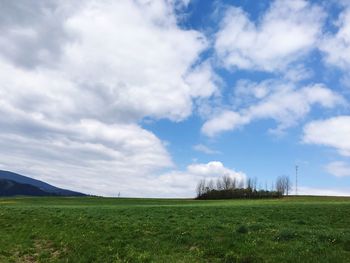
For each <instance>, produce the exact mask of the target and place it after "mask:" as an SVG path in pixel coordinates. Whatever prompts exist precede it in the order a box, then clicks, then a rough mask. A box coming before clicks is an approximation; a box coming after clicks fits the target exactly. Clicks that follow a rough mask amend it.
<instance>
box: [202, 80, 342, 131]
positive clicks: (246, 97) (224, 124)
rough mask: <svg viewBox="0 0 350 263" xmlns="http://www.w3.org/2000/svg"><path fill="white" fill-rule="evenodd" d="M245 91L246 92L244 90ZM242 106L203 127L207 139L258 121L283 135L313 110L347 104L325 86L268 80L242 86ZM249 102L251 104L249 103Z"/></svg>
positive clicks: (240, 99) (226, 112) (213, 119)
mask: <svg viewBox="0 0 350 263" xmlns="http://www.w3.org/2000/svg"><path fill="white" fill-rule="evenodd" d="M242 87H243V88H242ZM237 92H238V93H236V96H238V97H239V103H241V104H243V107H241V106H240V105H238V106H239V109H237V110H236V111H231V110H223V111H222V112H221V113H219V114H216V115H214V116H213V117H212V118H211V119H209V120H208V121H207V122H206V123H204V125H203V127H202V132H203V133H204V134H205V135H207V136H215V135H216V134H218V133H221V132H224V131H229V130H234V129H237V128H239V127H241V126H244V125H246V124H248V123H250V122H252V121H254V120H258V119H272V120H275V121H276V122H277V124H278V126H277V128H276V129H274V130H272V131H273V132H283V131H284V130H285V129H286V128H289V127H291V126H293V125H296V124H297V122H298V121H300V120H301V119H302V118H304V117H305V116H306V115H307V114H308V113H309V112H310V111H311V107H312V106H313V105H315V104H318V105H320V106H322V107H324V108H333V107H335V106H337V105H341V104H344V99H343V98H342V97H341V96H340V95H338V94H337V93H335V92H333V91H332V90H330V89H328V88H327V87H325V86H324V85H322V84H314V85H311V86H306V87H303V88H301V89H296V88H295V86H294V85H293V84H291V83H281V82H278V81H273V80H268V81H266V82H262V83H260V84H257V83H251V82H250V83H246V82H244V83H243V85H242V82H240V84H239V86H238V90H237ZM245 101H248V103H245Z"/></svg>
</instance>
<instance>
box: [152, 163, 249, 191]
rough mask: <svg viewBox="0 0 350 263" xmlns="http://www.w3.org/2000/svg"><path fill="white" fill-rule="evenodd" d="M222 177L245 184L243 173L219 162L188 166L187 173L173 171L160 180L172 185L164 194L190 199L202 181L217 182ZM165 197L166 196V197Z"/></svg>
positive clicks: (164, 183)
mask: <svg viewBox="0 0 350 263" xmlns="http://www.w3.org/2000/svg"><path fill="white" fill-rule="evenodd" d="M222 176H229V177H231V178H232V179H236V181H237V182H238V183H240V182H244V180H245V179H246V175H245V173H243V172H237V171H234V170H232V169H229V168H227V167H225V166H224V165H223V164H222V163H221V162H219V161H212V162H208V163H196V164H191V165H189V166H187V168H186V170H185V171H172V172H169V173H165V174H163V175H161V176H160V177H159V178H158V180H159V181H160V182H162V183H163V185H171V186H172V187H171V189H172V190H173V191H174V192H172V190H171V191H170V192H169V191H168V192H166V193H164V194H166V195H168V196H169V195H170V196H173V194H174V196H180V197H189V196H191V195H190V193H192V195H193V191H194V190H195V188H196V186H197V184H198V182H199V181H200V180H202V179H205V180H214V181H215V180H216V179H218V178H220V177H222ZM166 195H165V196H166Z"/></svg>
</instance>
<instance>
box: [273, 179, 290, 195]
mask: <svg viewBox="0 0 350 263" xmlns="http://www.w3.org/2000/svg"><path fill="white" fill-rule="evenodd" d="M290 189H291V181H290V179H289V177H288V176H279V177H278V178H277V180H276V191H277V192H279V193H281V194H282V195H288V194H289V192H290Z"/></svg>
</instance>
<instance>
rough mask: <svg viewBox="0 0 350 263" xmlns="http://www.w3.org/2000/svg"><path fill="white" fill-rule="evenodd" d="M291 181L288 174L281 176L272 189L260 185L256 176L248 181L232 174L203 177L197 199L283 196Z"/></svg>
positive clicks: (197, 189)
mask: <svg viewBox="0 0 350 263" xmlns="http://www.w3.org/2000/svg"><path fill="white" fill-rule="evenodd" d="M291 186H292V184H291V181H290V179H289V177H288V176H279V177H278V178H277V179H276V183H275V184H274V186H273V187H272V189H270V190H267V189H266V188H267V187H265V189H261V187H258V181H257V179H256V178H248V179H247V180H246V181H243V180H240V181H238V180H236V179H235V178H231V177H230V176H222V177H220V178H218V179H217V180H216V181H214V180H205V179H202V180H200V181H199V183H198V185H197V188H196V192H197V197H196V199H262V198H281V197H283V196H285V195H289V193H290V190H291Z"/></svg>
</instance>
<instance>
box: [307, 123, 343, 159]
mask: <svg viewBox="0 0 350 263" xmlns="http://www.w3.org/2000/svg"><path fill="white" fill-rule="evenodd" d="M349 134H350V116H338V117H333V118H330V119H327V120H319V121H313V122H311V123H309V124H307V125H306V126H305V127H304V135H303V141H304V142H305V143H309V144H319V145H325V146H328V147H332V148H335V149H336V150H337V151H338V152H339V153H340V154H341V155H344V156H350V140H349Z"/></svg>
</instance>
